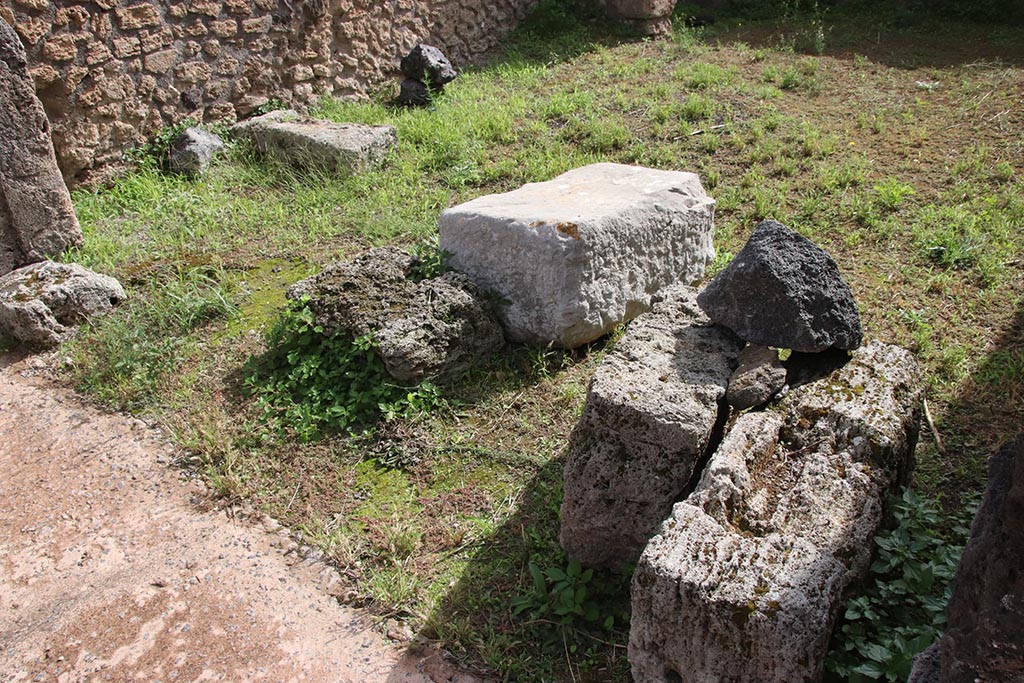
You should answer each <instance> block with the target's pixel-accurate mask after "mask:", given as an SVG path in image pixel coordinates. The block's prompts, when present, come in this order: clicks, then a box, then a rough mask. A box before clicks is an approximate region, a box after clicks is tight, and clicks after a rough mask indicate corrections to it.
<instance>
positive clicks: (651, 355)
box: [559, 285, 743, 568]
mask: <svg viewBox="0 0 1024 683" xmlns="http://www.w3.org/2000/svg"><path fill="white" fill-rule="evenodd" d="M662 296H664V299H663V300H661V301H659V302H658V303H656V304H655V305H654V308H653V309H652V310H651V311H650V312H648V313H645V314H643V315H641V316H640V317H638V318H637V319H636V320H634V321H633V322H632V324H631V325H630V326H629V331H628V332H627V333H626V335H625V336H624V337H623V338H622V339H621V340H619V342H618V343H617V344H616V345H615V348H614V349H613V350H612V351H611V352H609V353H608V355H607V356H606V357H605V359H604V361H603V362H602V363H601V365H600V367H599V368H598V369H597V371H596V372H595V373H594V377H593V379H592V380H591V383H590V389H589V392H588V394H587V401H586V404H585V405H584V408H583V414H582V415H581V416H580V420H579V423H578V424H577V425H576V428H575V429H573V432H572V435H571V436H570V439H569V454H568V458H567V460H566V464H565V474H564V482H565V483H564V491H565V495H564V499H563V502H562V509H561V531H560V533H559V542H560V543H561V545H562V548H564V549H565V551H566V553H568V555H569V556H570V557H573V558H576V559H578V560H579V561H580V562H581V563H583V564H584V565H587V566H592V567H610V568H620V567H623V566H625V565H628V564H630V563H632V562H635V561H636V559H637V558H638V557H639V556H640V552H641V551H642V550H643V547H644V544H645V543H647V540H648V539H649V538H650V537H651V536H652V535H653V534H654V533H655V532H656V531H657V529H658V525H659V524H660V523H661V521H662V520H663V519H665V517H666V516H668V514H669V513H670V512H671V510H672V504H673V503H675V502H676V501H677V500H679V497H680V496H681V495H682V494H683V492H684V490H685V488H686V485H687V483H688V482H689V481H690V477H691V475H692V473H693V471H694V467H695V466H696V464H697V462H698V461H699V460H700V458H701V457H702V456H703V455H704V453H705V450H706V449H707V448H708V445H709V444H710V443H711V442H712V437H713V433H714V431H715V428H716V425H717V424H718V422H719V419H720V417H721V416H722V401H723V397H724V396H725V391H726V385H727V383H728V381H729V376H730V375H731V374H732V371H733V369H734V368H735V367H736V363H737V356H738V354H739V352H740V349H741V348H742V347H743V342H742V341H741V340H740V339H738V338H737V337H735V336H734V335H733V334H732V333H731V332H729V331H728V330H726V329H725V328H722V327H719V326H716V325H712V324H711V323H710V321H709V320H708V319H707V317H706V316H704V314H703V313H702V312H701V310H700V308H699V307H698V306H697V303H696V290H694V289H693V288H690V287H686V286H681V285H679V286H676V287H672V288H669V289H667V290H664V291H663V293H662Z"/></svg>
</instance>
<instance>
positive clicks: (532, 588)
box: [420, 456, 629, 683]
mask: <svg viewBox="0 0 1024 683" xmlns="http://www.w3.org/2000/svg"><path fill="white" fill-rule="evenodd" d="M563 467H564V458H563V457H562V456H558V457H555V458H553V459H551V460H550V461H548V462H547V463H546V464H544V465H541V466H539V467H538V468H537V470H536V471H535V472H534V474H533V476H532V478H531V479H530V481H529V482H528V483H527V484H526V486H525V487H524V488H523V490H522V493H521V496H520V498H519V501H518V507H517V509H516V512H515V513H514V514H512V516H511V517H509V518H508V519H507V520H505V522H504V523H503V524H502V525H501V526H500V527H499V528H498V529H497V530H496V531H495V532H494V533H493V534H492V535H491V536H489V537H488V538H486V539H484V540H483V541H481V542H480V543H479V544H478V546H477V547H475V548H473V549H470V550H469V552H470V555H469V556H468V557H467V558H466V563H465V567H464V569H463V570H462V572H461V574H460V575H459V577H458V579H457V580H456V581H455V582H454V584H452V586H451V588H450V590H448V591H447V593H446V595H445V596H444V597H443V599H441V600H440V601H439V602H438V603H437V606H436V608H435V609H434V610H433V612H432V613H431V614H429V615H428V617H427V620H426V623H425V625H424V627H423V629H422V630H421V632H420V637H421V638H423V639H424V640H426V641H428V642H429V641H434V642H437V643H439V644H440V645H442V646H443V647H444V648H445V649H448V650H449V651H451V652H452V653H453V654H454V655H455V656H456V658H457V659H459V660H460V661H463V662H466V663H469V664H471V665H472V663H474V662H480V663H482V664H483V665H484V666H485V667H488V668H489V669H490V671H487V670H484V671H481V672H480V673H482V674H483V675H485V676H486V675H489V674H491V673H492V672H497V674H498V679H499V680H504V681H559V680H565V681H569V680H577V681H592V682H594V683H604V682H607V683H612V682H613V681H622V680H626V679H627V678H628V675H627V673H626V672H627V670H628V663H627V662H626V659H625V646H626V638H627V636H628V616H629V576H628V574H613V573H593V574H590V573H583V574H582V575H580V574H577V575H575V576H573V572H574V569H573V568H572V566H571V565H570V563H569V562H568V561H567V560H566V558H565V555H564V553H563V552H562V551H561V549H560V548H559V547H558V540H557V537H558V524H559V522H558V520H559V515H558V509H559V505H560V503H561V497H562V470H563ZM575 571H579V568H578V566H577V568H576V570H575ZM563 575H565V578H564V579H562V578H560V577H562V576H563ZM563 581H564V582H565V583H567V584H568V586H567V587H563V588H562V589H561V591H559V586H560V583H561V582H563ZM580 588H584V589H585V590H584V591H583V592H579V589H580ZM570 597H571V600H570V599H569V598H570ZM563 599H564V600H567V601H572V600H575V602H576V606H577V607H578V608H579V611H580V612H581V613H580V614H575V615H571V616H568V615H560V614H559V613H558V612H559V611H566V610H559V605H560V604H562V601H563Z"/></svg>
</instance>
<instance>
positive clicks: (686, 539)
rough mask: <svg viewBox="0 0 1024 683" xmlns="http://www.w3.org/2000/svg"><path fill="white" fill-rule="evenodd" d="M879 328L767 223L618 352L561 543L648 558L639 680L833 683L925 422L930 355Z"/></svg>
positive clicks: (584, 427)
mask: <svg viewBox="0 0 1024 683" xmlns="http://www.w3.org/2000/svg"><path fill="white" fill-rule="evenodd" d="M862 337H863V335H862V332H861V327H860V319H859V314H858V312H857V307H856V303H855V302H854V300H853V295H852V293H851V292H850V289H849V286H848V285H847V284H846V283H845V281H843V279H842V277H841V276H840V275H839V271H838V268H837V267H836V265H835V262H834V261H833V260H832V259H831V257H829V256H828V255H827V254H826V253H825V252H824V251H822V250H821V249H820V248H818V247H817V246H816V245H814V244H812V243H811V242H810V241H809V240H806V239H805V238H803V237H802V236H800V235H798V234H797V233H795V232H793V231H792V230H790V229H788V228H786V227H785V226H783V225H781V224H779V223H777V222H774V221H765V222H764V223H762V224H760V225H759V226H758V227H757V228H756V229H755V231H754V233H753V235H752V237H751V239H750V241H749V242H748V244H747V245H746V246H745V247H744V248H743V250H742V251H741V252H740V253H739V254H738V255H737V257H736V259H734V261H733V262H732V263H731V264H729V266H727V267H726V268H725V269H724V270H723V271H722V272H721V273H720V274H719V275H718V276H717V277H716V278H715V279H714V280H713V281H712V283H711V284H709V285H708V287H707V288H706V289H705V290H703V291H702V292H700V293H697V292H696V291H695V290H693V289H691V288H689V287H682V286H677V287H671V288H668V289H665V290H662V291H661V292H660V293H659V294H658V297H657V301H656V303H655V304H654V307H653V309H652V310H650V311H649V312H647V313H643V314H642V315H640V316H639V317H638V318H637V319H636V320H634V322H633V323H632V324H631V326H630V328H629V330H628V331H627V333H626V335H625V336H624V337H623V338H622V339H621V340H620V342H619V343H618V344H617V345H616V346H615V348H614V349H612V350H611V351H610V352H609V353H608V354H607V355H606V357H605V360H604V361H603V362H602V365H601V367H600V368H599V369H598V370H597V372H596V373H595V375H594V378H593V380H592V383H591V387H590V390H589V392H588V396H587V400H586V404H585V406H584V409H583V412H582V415H581V417H580V420H579V422H578V424H577V426H576V428H575V429H574V430H573V433H572V435H571V437H570V442H569V453H568V457H567V461H566V466H565V482H564V491H565V496H564V500H563V504H562V510H561V516H562V527H561V532H560V536H559V540H560V542H561V544H562V547H563V548H564V549H565V551H566V552H567V554H568V555H569V556H570V557H572V558H575V559H578V560H580V561H581V562H582V563H583V564H585V565H589V566H601V567H613V568H619V567H623V566H626V565H629V564H631V563H633V562H636V563H637V567H636V571H635V574H634V579H633V586H632V602H633V616H632V621H631V634H630V644H629V658H630V662H631V664H632V670H633V678H634V680H635V681H637V683H669V682H672V681H686V682H687V683H690V682H693V683H712V682H715V683H717V682H719V681H727V680H728V681H745V682H748V681H749V682H752V683H761V682H764V683H769V682H770V683H783V682H789V681H814V680H819V679H820V676H821V673H822V663H823V660H824V656H825V654H826V649H827V644H828V640H829V637H830V634H831V630H832V626H833V624H834V622H835V619H836V616H837V613H838V610H839V608H840V606H841V604H842V595H843V591H844V590H845V589H846V587H847V586H848V585H850V584H851V583H852V582H854V581H856V580H858V579H859V578H861V577H862V576H863V575H864V574H865V572H866V570H867V568H868V565H869V564H870V554H871V548H872V543H871V539H872V538H873V536H874V535H875V533H876V532H877V529H878V527H879V525H880V523H881V521H882V512H883V500H884V499H885V497H886V496H887V495H888V493H889V492H890V491H891V490H892V489H893V488H894V487H895V486H896V485H897V484H898V483H901V482H905V481H906V480H907V478H908V477H909V472H910V470H911V467H912V462H913V450H914V446H915V444H916V440H917V432H918V424H919V420H920V415H919V405H920V402H921V396H922V391H923V384H922V380H921V377H920V371H919V368H918V366H917V363H916V361H915V360H914V359H913V357H912V356H911V354H910V353H909V352H907V351H905V350H903V349H900V348H898V347H895V346H890V345H886V344H881V343H878V342H873V343H871V344H869V345H867V346H864V347H861V341H862ZM779 349H789V350H792V352H791V353H790V354H789V355H788V358H787V359H786V360H781V359H780V354H779Z"/></svg>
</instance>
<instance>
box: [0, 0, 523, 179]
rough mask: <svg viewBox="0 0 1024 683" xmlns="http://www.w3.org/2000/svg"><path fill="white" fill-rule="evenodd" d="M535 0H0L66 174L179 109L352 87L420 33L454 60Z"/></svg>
mask: <svg viewBox="0 0 1024 683" xmlns="http://www.w3.org/2000/svg"><path fill="white" fill-rule="evenodd" d="M536 1H537V0H490V1H488V2H483V3H481V2H478V1H477V0H382V1H377V0H142V1H140V0H58V1H57V2H48V1H47V0H0V19H3V20H5V21H7V22H8V23H9V24H11V25H12V26H13V27H14V28H15V30H16V31H17V32H18V35H19V36H20V37H21V40H22V42H23V43H24V44H25V48H26V51H27V55H28V62H29V67H30V73H31V74H32V76H33V78H34V80H35V86H36V92H37V93H38V95H39V98H40V99H41V100H42V102H43V105H44V107H45V109H46V112H47V115H48V116H49V118H50V121H51V124H52V130H53V142H54V147H55V149H56V152H57V160H58V163H59V165H60V168H61V171H62V173H63V174H64V177H65V178H66V179H67V180H68V181H69V182H70V181H74V180H76V179H80V178H81V177H82V175H83V174H84V173H87V172H88V171H90V170H91V169H95V168H100V167H103V166H105V165H106V164H108V163H110V162H115V161H117V160H119V159H120V156H121V153H122V151H123V150H124V149H125V148H127V147H130V146H132V145H134V144H137V143H139V142H141V141H143V140H144V139H145V138H146V137H147V136H148V135H150V134H152V133H153V132H155V131H156V130H158V129H159V128H161V127H163V126H164V125H168V124H171V123H175V122H177V121H180V120H182V119H184V118H186V117H192V118H193V119H197V120H200V121H202V122H204V123H211V122H226V123H231V122H234V121H235V120H236V119H238V118H240V117H244V116H246V115H247V114H249V113H250V112H251V111H252V110H253V109H255V108H256V107H258V106H260V105H261V104H263V103H265V102H266V101H267V100H268V99H269V98H271V97H277V98H280V99H282V100H285V101H286V102H288V103H290V104H292V105H297V106H300V107H301V106H303V105H306V104H309V103H310V102H312V101H313V100H315V99H316V98H317V97H318V96H320V95H323V94H331V95H335V96H338V97H350V96H358V95H362V94H364V93H365V92H366V90H367V88H368V87H370V86H372V85H373V84H375V83H378V82H380V81H381V80H383V79H384V78H387V77H389V76H391V75H393V74H394V73H395V72H396V71H397V69H398V61H399V59H400V58H401V56H402V55H404V54H405V53H406V52H408V50H409V49H411V48H412V46H413V45H415V44H416V43H418V42H426V43H430V44H433V45H437V46H438V47H440V48H441V49H442V50H444V51H445V52H446V53H447V55H448V56H449V57H450V58H451V59H452V60H453V62H454V63H455V64H456V65H458V64H460V63H466V62H468V61H471V60H473V59H474V58H476V57H479V56H480V55H482V54H483V53H485V52H487V51H488V50H490V49H492V48H493V47H494V46H495V45H496V44H497V42H498V41H499V40H500V39H501V38H502V37H503V35H504V34H505V33H507V32H508V31H509V30H510V29H511V28H512V27H514V26H515V25H516V24H517V23H518V22H519V21H520V20H521V19H522V18H523V16H524V15H525V13H526V11H527V10H528V9H529V8H530V7H531V6H532V5H534V4H535V3H536Z"/></svg>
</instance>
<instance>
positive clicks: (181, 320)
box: [66, 269, 236, 412]
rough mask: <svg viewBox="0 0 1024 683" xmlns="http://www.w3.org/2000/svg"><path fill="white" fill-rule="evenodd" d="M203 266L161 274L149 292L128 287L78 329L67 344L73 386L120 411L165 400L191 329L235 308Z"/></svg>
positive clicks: (188, 347) (191, 342) (191, 343)
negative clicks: (124, 298)
mask: <svg viewBox="0 0 1024 683" xmlns="http://www.w3.org/2000/svg"><path fill="white" fill-rule="evenodd" d="M220 275H221V274H220V273H219V272H217V271H212V270H207V269H192V270H187V271H183V272H171V273H166V274H163V275H161V276H160V282H159V285H158V286H157V287H156V288H155V289H154V290H153V291H151V292H145V293H144V292H139V291H132V290H131V289H129V299H128V303H126V304H125V305H123V306H122V307H121V308H120V309H119V310H117V311H115V312H114V313H112V314H110V315H108V316H106V317H103V318H100V319H98V320H96V321H94V322H92V323H90V324H88V325H85V326H84V327H83V328H82V329H81V330H79V333H78V335H77V336H76V337H75V338H74V339H73V340H72V341H71V342H70V343H69V345H68V346H67V349H66V350H67V352H68V354H69V355H70V357H71V359H72V361H73V363H72V366H71V378H72V381H74V383H75V385H76V386H77V387H78V388H79V389H80V390H82V391H86V392H88V393H90V394H92V395H93V396H95V397H97V398H98V399H100V400H101V401H103V402H104V403H107V404H109V405H112V406H115V407H117V408H119V409H122V410H134V411H139V412H142V411H147V410H151V409H153V408H156V407H158V406H159V405H160V404H161V403H162V402H163V401H164V400H165V396H164V393H165V384H166V382H167V380H168V377H169V376H170V375H171V374H172V373H174V372H176V371H177V370H178V369H179V368H180V367H181V366H182V365H183V363H184V362H185V360H186V359H187V358H188V357H189V356H190V354H191V353H193V352H194V351H195V349H196V340H195V339H194V338H193V337H192V336H191V335H192V333H193V332H194V331H196V330H197V329H199V328H201V327H202V326H204V325H206V324H207V323H209V322H211V321H213V320H217V319H223V318H226V317H228V316H230V315H232V314H233V313H234V312H235V310H236V308H235V305H234V304H233V303H231V301H230V296H229V294H228V292H226V291H225V289H224V288H223V286H222V285H221V282H220Z"/></svg>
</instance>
